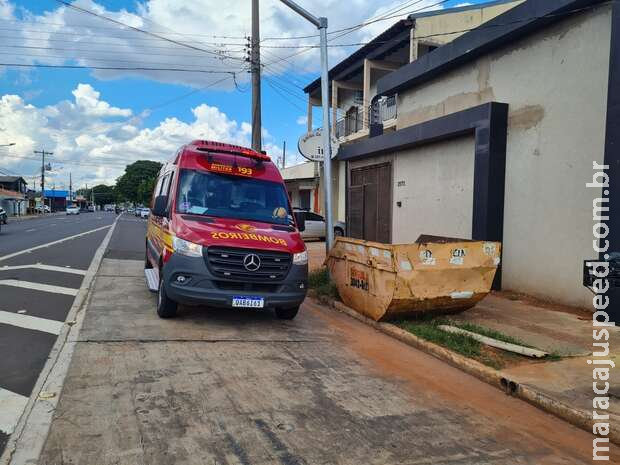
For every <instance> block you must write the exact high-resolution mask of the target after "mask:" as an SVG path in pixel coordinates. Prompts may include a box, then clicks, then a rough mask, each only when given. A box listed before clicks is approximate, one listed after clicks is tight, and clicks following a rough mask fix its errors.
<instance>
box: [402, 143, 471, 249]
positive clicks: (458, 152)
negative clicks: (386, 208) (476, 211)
mask: <svg viewBox="0 0 620 465" xmlns="http://www.w3.org/2000/svg"><path fill="white" fill-rule="evenodd" d="M393 173H394V174H393V179H394V187H393V191H392V192H393V199H394V202H393V203H394V210H393V215H392V222H393V223H392V225H393V229H392V242H394V243H404V242H414V241H415V240H416V239H417V238H418V237H419V236H420V234H430V235H434V236H449V237H457V238H462V239H471V224H472V201H473V200H472V199H473V198H474V138H473V137H471V136H470V137H461V138H459V139H453V140H450V141H446V142H442V143H438V144H433V145H426V146H423V147H421V148H418V149H414V150H405V151H402V152H399V153H398V154H397V155H396V156H395V158H394V165H393ZM399 201H400V202H402V207H398V206H397V205H396V203H397V202H399Z"/></svg>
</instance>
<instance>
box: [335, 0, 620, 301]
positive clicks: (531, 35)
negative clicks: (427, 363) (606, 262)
mask: <svg viewBox="0 0 620 465" xmlns="http://www.w3.org/2000/svg"><path fill="white" fill-rule="evenodd" d="M376 88H377V95H380V96H389V97H391V98H394V99H395V100H396V102H397V105H398V119H397V122H396V126H395V127H394V128H392V127H390V128H388V130H387V131H386V130H385V128H382V126H383V124H382V121H381V118H378V117H373V118H372V120H371V125H372V128H374V129H377V130H376V131H374V132H373V131H371V132H373V135H375V134H377V136H376V137H370V138H365V139H362V140H360V141H357V142H355V143H352V144H347V145H345V146H343V147H341V150H340V152H339V154H338V159H339V160H340V162H345V163H347V178H348V182H347V186H346V190H347V200H346V216H347V222H348V228H349V233H350V234H351V235H353V236H356V237H361V238H365V239H369V240H380V241H384V242H411V241H415V240H416V238H417V237H418V236H419V235H420V234H433V235H442V236H452V237H459V238H465V239H476V240H499V241H502V243H503V263H502V269H501V287H502V288H503V289H510V290H514V291H518V292H524V293H527V294H531V295H535V296H538V297H540V298H543V299H547V300H551V301H555V302H560V303H564V304H568V305H574V306H578V307H584V308H591V306H592V295H591V293H590V292H589V291H587V290H586V289H585V288H584V287H583V285H582V282H583V263H584V260H588V259H595V258H597V257H596V253H595V252H594V249H593V240H594V238H593V225H594V224H595V223H594V222H593V203H594V202H597V200H596V199H604V200H603V201H602V202H603V206H604V205H607V204H608V205H609V207H610V211H609V212H608V213H609V214H608V216H607V215H604V216H606V217H607V218H608V220H609V234H608V235H607V236H606V240H609V241H610V244H611V249H610V250H612V251H614V250H615V251H616V252H618V251H620V216H619V214H618V213H617V212H616V210H617V209H618V208H619V207H618V205H620V188H619V187H617V184H616V187H614V184H613V182H612V183H611V184H610V186H609V188H608V189H607V188H606V189H602V188H600V187H599V188H588V187H586V184H587V183H592V180H593V173H594V172H595V171H593V167H596V166H599V167H603V166H606V167H607V171H606V173H607V174H608V175H609V177H610V178H611V179H614V178H618V179H620V161H619V153H618V149H617V147H619V146H620V141H618V140H617V139H618V138H619V137H620V5H619V4H618V3H617V2H613V3H609V2H604V1H597V0H546V1H544V2H543V1H538V0H528V1H526V2H523V3H521V4H519V5H516V6H514V7H513V8H511V9H509V10H507V11H506V12H504V13H503V14H501V15H499V16H497V17H495V18H494V19H492V20H490V21H489V22H487V23H485V24H483V25H482V26H480V27H479V28H475V29H473V30H471V31H469V32H466V33H464V34H463V35H461V36H460V37H458V38H457V39H455V40H454V41H452V42H450V43H448V44H445V45H443V46H440V47H438V48H437V49H435V50H433V51H431V52H430V53H428V54H427V55H425V56H422V57H420V58H419V59H418V60H417V61H414V62H412V63H410V64H408V65H406V66H404V67H401V68H399V69H398V70H396V71H394V72H392V73H390V74H388V75H386V76H384V77H383V78H381V79H380V80H379V81H378V82H377V87H376ZM598 202H600V201H598ZM605 202H608V203H605ZM594 206H596V204H594ZM386 225H387V226H386ZM612 300H613V299H612ZM616 305H617V301H616Z"/></svg>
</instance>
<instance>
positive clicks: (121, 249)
mask: <svg viewBox="0 0 620 465" xmlns="http://www.w3.org/2000/svg"><path fill="white" fill-rule="evenodd" d="M146 227H147V220H146V219H142V218H137V217H135V216H133V215H130V214H128V213H123V214H122V215H121V216H120V217H119V219H118V224H117V227H116V229H115V230H114V233H112V237H111V238H110V244H109V245H108V249H107V250H106V253H105V258H111V259H118V260H144V255H145V247H146Z"/></svg>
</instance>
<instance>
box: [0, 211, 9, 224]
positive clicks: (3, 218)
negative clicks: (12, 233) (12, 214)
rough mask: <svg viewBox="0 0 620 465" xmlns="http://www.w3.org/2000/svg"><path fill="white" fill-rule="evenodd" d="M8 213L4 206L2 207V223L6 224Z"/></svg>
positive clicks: (0, 218) (0, 220) (0, 213)
mask: <svg viewBox="0 0 620 465" xmlns="http://www.w3.org/2000/svg"><path fill="white" fill-rule="evenodd" d="M7 217H8V215H7V214H6V212H5V211H4V208H2V207H0V223H2V224H6V222H7Z"/></svg>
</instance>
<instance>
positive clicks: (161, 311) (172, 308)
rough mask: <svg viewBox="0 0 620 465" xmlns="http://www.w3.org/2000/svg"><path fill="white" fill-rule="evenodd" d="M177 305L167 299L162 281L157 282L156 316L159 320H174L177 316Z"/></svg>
mask: <svg viewBox="0 0 620 465" xmlns="http://www.w3.org/2000/svg"><path fill="white" fill-rule="evenodd" d="M177 307H178V304H177V303H176V302H175V301H174V300H172V299H170V297H168V294H167V293H166V287H165V286H164V280H163V279H160V280H159V291H158V292H157V314H158V315H159V317H160V318H174V317H175V316H177Z"/></svg>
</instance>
